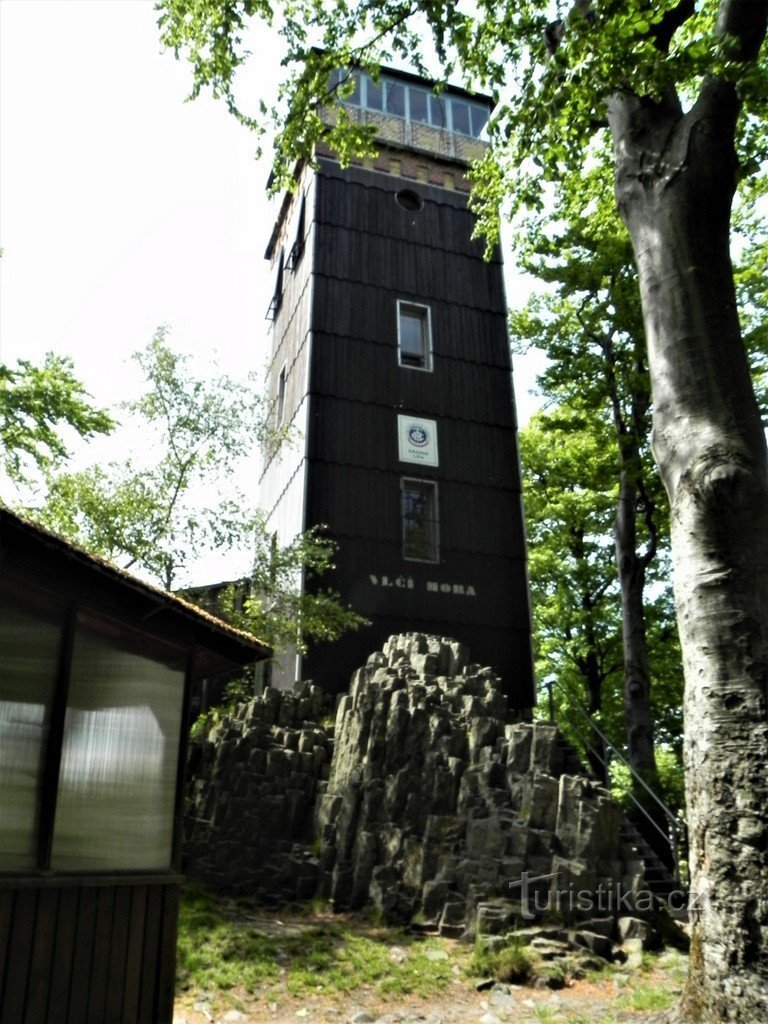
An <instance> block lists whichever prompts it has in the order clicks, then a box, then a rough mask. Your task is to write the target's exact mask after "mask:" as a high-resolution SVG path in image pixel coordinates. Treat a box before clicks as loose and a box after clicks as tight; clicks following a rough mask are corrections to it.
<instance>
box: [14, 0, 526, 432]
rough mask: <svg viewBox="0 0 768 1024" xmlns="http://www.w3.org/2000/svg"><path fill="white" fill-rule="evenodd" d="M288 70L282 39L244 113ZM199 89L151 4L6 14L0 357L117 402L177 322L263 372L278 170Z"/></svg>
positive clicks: (58, 3) (188, 335)
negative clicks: (260, 158)
mask: <svg viewBox="0 0 768 1024" xmlns="http://www.w3.org/2000/svg"><path fill="white" fill-rule="evenodd" d="M279 59H280V44H279V40H275V41H274V42H273V43H270V42H268V41H266V42H262V43H261V44H260V45H259V47H258V51H257V52H255V54H254V58H252V60H251V64H250V66H249V72H248V75H249V77H248V79H247V81H246V85H247V88H248V89H249V91H252V92H253V105H251V103H248V104H246V106H247V107H248V109H253V107H254V106H255V101H256V98H257V94H261V95H262V96H263V97H264V98H265V99H267V100H270V99H272V98H273V97H274V91H275V87H276V82H277V80H278V77H279V73H280V68H279ZM190 86H191V73H190V70H189V68H188V66H187V65H186V64H185V63H184V62H177V61H175V60H174V58H173V56H172V54H170V53H166V54H162V53H161V47H160V43H159V33H158V29H157V26H156V14H155V12H154V10H153V2H152V0H0V246H1V247H2V248H3V257H2V260H0V360H2V361H3V362H15V360H16V359H17V358H19V357H23V358H30V359H32V360H35V361H37V360H39V359H41V358H42V357H43V355H44V354H45V353H46V352H47V351H49V350H53V351H55V352H57V353H60V354H66V355H70V356H71V357H72V358H73V359H74V361H75V368H76V372H77V374H78V375H79V376H80V378H81V379H83V380H84V381H85V383H86V385H87V387H88V390H89V392H90V393H91V395H92V396H93V397H94V399H95V400H96V401H97V402H98V403H99V404H103V405H107V404H111V403H114V402H117V401H119V400H120V399H122V398H125V397H126V395H127V394H129V393H130V392H131V391H135V389H136V387H137V386H138V381H139V377H138V375H137V372H136V370H135V368H134V367H133V365H132V364H131V363H130V361H129V356H130V354H131V353H132V352H134V351H135V350H136V349H139V348H141V347H143V346H144V345H145V344H146V342H147V341H149V339H150V337H151V336H152V334H153V332H154V330H155V329H156V327H158V326H159V325H160V324H163V323H165V324H168V325H170V327H171V335H170V341H171V343H172V344H173V345H174V347H176V348H177V349H178V350H180V351H183V352H187V353H190V354H192V355H195V354H197V355H199V356H206V357H207V356H209V355H210V353H211V352H212V351H213V350H215V351H216V353H217V355H218V359H219V362H220V365H221V367H222V370H225V371H226V372H229V373H235V374H236V373H238V372H247V371H248V370H253V369H256V370H261V369H263V367H264V366H265V364H266V359H267V349H266V341H267V323H266V321H265V320H264V313H265V310H266V307H267V305H268V301H269V286H270V281H269V276H270V275H269V273H268V265H267V263H266V261H265V260H264V258H263V255H264V250H265V248H266V244H267V241H268V239H269V234H270V229H271V226H272V222H273V219H274V211H275V205H274V203H270V202H269V201H268V200H267V198H266V193H265V186H266V180H267V176H268V172H269V167H268V165H267V164H266V163H257V162H256V160H255V159H254V153H255V149H256V142H255V140H254V139H253V138H252V137H251V136H250V134H249V133H248V132H247V131H246V130H245V129H244V128H241V127H240V126H239V125H238V124H237V123H236V122H235V121H234V119H233V118H232V117H231V116H230V115H228V114H227V112H226V110H225V108H224V106H223V105H222V104H216V103H214V102H213V101H212V100H210V99H208V98H207V97H201V98H200V99H198V100H196V101H195V102H192V103H185V102H184V99H185V96H186V95H187V93H188V92H189V89H190ZM507 262H508V269H511V259H510V257H509V256H507ZM513 289H514V286H513ZM513 297H514V296H513V295H512V294H511V293H510V300H512V299H513ZM525 363H526V361H525V360H518V361H517V362H516V367H517V371H518V373H517V376H518V381H517V390H518V404H519V412H520V416H521V420H523V421H525V420H527V418H528V415H529V410H530V402H529V401H528V400H527V398H526V389H527V387H528V386H529V385H530V371H528V372H527V373H526V370H527V367H526V365H525ZM526 378H527V379H526Z"/></svg>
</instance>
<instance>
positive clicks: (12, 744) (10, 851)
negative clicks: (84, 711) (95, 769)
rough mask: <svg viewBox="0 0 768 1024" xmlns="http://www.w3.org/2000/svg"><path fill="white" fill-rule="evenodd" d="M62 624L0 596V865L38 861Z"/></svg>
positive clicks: (20, 866)
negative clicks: (23, 609) (43, 788)
mask: <svg viewBox="0 0 768 1024" xmlns="http://www.w3.org/2000/svg"><path fill="white" fill-rule="evenodd" d="M61 635H62V626H61V625H60V623H58V622H53V621H46V619H45V618H43V617H41V616H40V615H38V614H35V613H32V612H27V611H21V610H20V609H19V608H18V607H17V606H16V602H14V604H11V603H10V602H9V601H8V600H7V599H6V598H3V599H0V808H2V814H0V871H21V870H31V869H34V868H35V867H37V841H38V828H39V818H40V795H41V787H42V779H43V768H44V764H45V752H46V746H47V742H48V733H49V730H50V709H51V705H52V703H53V694H54V690H55V687H56V675H57V668H58V658H59V649H60V644H61Z"/></svg>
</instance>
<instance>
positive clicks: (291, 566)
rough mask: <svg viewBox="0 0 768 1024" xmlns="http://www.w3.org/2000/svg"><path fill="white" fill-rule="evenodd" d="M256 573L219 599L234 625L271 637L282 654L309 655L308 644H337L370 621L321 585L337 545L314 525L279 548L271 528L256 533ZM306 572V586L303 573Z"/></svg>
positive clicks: (253, 565) (225, 614) (226, 616)
mask: <svg viewBox="0 0 768 1024" xmlns="http://www.w3.org/2000/svg"><path fill="white" fill-rule="evenodd" d="M257 537H258V538H259V539H260V541H261V543H257V545H256V553H255V558H254V561H253V564H252V569H251V575H250V578H249V579H248V581H247V582H246V584H245V585H243V584H234V585H232V586H231V587H229V588H228V589H227V590H226V591H225V592H224V593H223V594H222V595H221V598H220V599H219V604H218V608H219V611H220V612H221V613H222V614H223V615H224V617H225V618H226V619H227V620H228V621H229V622H232V623H233V624H234V625H236V626H238V627H239V628H241V629H244V630H246V631H248V632H251V633H254V634H255V635H256V636H260V637H265V638H267V640H268V642H269V643H270V645H271V646H273V647H274V648H276V649H278V650H284V649H285V648H287V647H290V646H295V647H296V649H297V650H298V651H299V652H300V653H302V654H305V653H306V651H307V642H308V641H313V642H318V641H320V642H322V641H332V640H336V639H337V638H338V637H339V636H341V634H342V633H344V632H346V631H347V630H350V629H353V630H354V629H359V628H360V627H361V626H365V625H367V624H368V620H367V619H365V618H363V617H362V616H361V615H358V614H357V613H356V612H354V611H353V610H352V609H351V608H348V607H346V606H345V605H343V604H342V603H341V598H340V597H339V595H338V594H337V593H336V592H335V591H333V590H330V589H324V590H323V589H321V588H319V586H318V577H320V576H322V575H323V573H325V572H327V571H328V570H329V569H333V568H334V565H333V555H334V552H335V544H334V543H333V542H332V541H330V540H329V539H328V538H327V537H325V536H323V528H322V527H311V528H310V529H309V530H306V531H305V532H304V533H302V534H300V535H299V536H298V537H296V538H295V539H294V540H293V541H291V542H290V543H288V544H286V545H284V546H280V545H278V543H277V540H276V538H275V537H274V536H273V535H271V534H270V533H269V532H268V530H267V528H266V524H262V527H261V529H260V530H259V531H258V533H257ZM301 572H303V574H304V586H302V585H301V579H300V575H299V574H300V573H301Z"/></svg>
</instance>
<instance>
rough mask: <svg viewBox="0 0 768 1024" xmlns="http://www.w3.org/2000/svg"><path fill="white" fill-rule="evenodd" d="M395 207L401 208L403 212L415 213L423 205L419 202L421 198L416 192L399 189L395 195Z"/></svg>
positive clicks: (408, 189)
mask: <svg viewBox="0 0 768 1024" xmlns="http://www.w3.org/2000/svg"><path fill="white" fill-rule="evenodd" d="M395 199H396V200H397V205H398V206H402V208H403V209H404V210H411V211H414V212H415V211H416V210H420V209H421V208H422V206H423V205H424V204H423V203H422V201H421V197H420V196H419V195H418V193H417V192H414V191H413V189H410V188H401V189H400V191H399V192H398V193H397V194H396V195H395Z"/></svg>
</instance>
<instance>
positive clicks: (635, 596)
mask: <svg viewBox="0 0 768 1024" xmlns="http://www.w3.org/2000/svg"><path fill="white" fill-rule="evenodd" d="M614 541H615V547H616V565H617V568H618V575H619V587H620V588H621V632H622V644H623V649H624V718H625V721H626V723H627V752H628V754H629V763H630V764H631V765H632V767H633V768H634V769H635V771H636V772H637V773H638V775H640V776H641V777H642V778H644V779H645V780H646V781H647V782H649V783H651V784H652V783H653V782H654V781H655V780H656V758H655V756H654V751H653V716H652V713H651V668H650V664H649V662H648V645H647V643H646V635H645V610H644V607H643V590H644V588H645V564H644V562H643V560H642V559H641V558H640V557H638V554H637V486H636V485H635V483H634V481H633V480H632V479H631V476H630V474H629V472H628V471H627V470H626V469H622V471H621V478H620V483H619V500H618V504H617V507H616V520H615V523H614Z"/></svg>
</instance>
